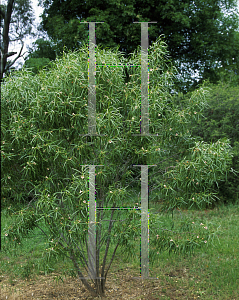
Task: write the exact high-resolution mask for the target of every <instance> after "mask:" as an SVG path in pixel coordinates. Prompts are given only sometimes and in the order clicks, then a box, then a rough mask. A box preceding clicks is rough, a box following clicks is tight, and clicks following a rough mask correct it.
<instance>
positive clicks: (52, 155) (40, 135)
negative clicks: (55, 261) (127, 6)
mask: <svg viewBox="0 0 239 300" xmlns="http://www.w3.org/2000/svg"><path fill="white" fill-rule="evenodd" d="M87 48H88V45H87V44H84V46H83V47H82V48H81V49H80V50H78V51H76V52H72V53H68V54H67V55H63V58H61V59H57V60H56V62H54V63H52V66H51V68H50V70H49V71H48V72H46V71H44V70H41V71H40V72H39V73H38V74H36V75H34V74H33V73H32V72H31V71H30V70H27V69H25V68H23V70H21V71H19V72H18V73H16V74H15V76H14V77H11V76H9V77H8V78H6V81H5V84H4V86H3V88H2V111H1V120H2V128H1V134H2V151H1V155H2V163H1V171H2V174H3V176H2V179H1V187H2V197H3V198H9V197H12V198H13V199H14V200H15V201H16V200H19V201H26V197H27V196H30V197H31V201H30V202H29V203H26V204H27V205H26V206H25V207H24V208H21V210H19V211H17V210H16V211H14V214H15V216H16V217H15V219H14V221H13V222H12V224H10V226H9V227H7V228H5V229H4V235H5V238H6V243H5V244H4V246H5V247H11V246H12V242H15V243H21V242H22V238H23V237H24V236H27V234H28V233H29V232H31V231H32V230H33V229H34V228H36V227H39V228H41V222H44V224H45V226H47V228H48V231H44V230H42V231H43V233H44V234H45V236H46V241H47V243H48V245H49V246H48V247H47V248H46V249H45V251H44V254H46V255H49V258H51V257H52V256H60V255H63V256H65V257H68V258H69V259H71V261H72V263H73V265H74V268H75V270H76V272H77V274H78V275H79V277H81V280H82V282H83V284H84V285H85V286H86V288H87V289H88V290H89V291H91V293H92V295H99V294H103V293H104V288H105V282H106V281H105V279H95V280H93V279H92V283H93V286H90V285H89V283H88V282H87V280H86V279H82V277H83V275H82V274H83V271H84V270H87V268H88V265H87V262H86V254H85V251H84V250H83V246H84V245H86V246H87V238H86V237H87V228H88V205H87V202H88V197H89V193H88V192H89V183H88V174H89V173H88V170H87V168H86V167H83V166H82V165H103V167H96V169H95V172H96V173H95V180H96V205H97V208H115V207H120V206H121V207H122V206H124V207H135V206H137V205H138V203H134V201H132V198H131V184H132V182H134V181H135V180H136V179H138V182H140V180H139V179H140V178H139V177H138V178H137V176H135V177H133V176H132V175H133V174H134V175H138V174H139V176H140V170H139V168H137V167H133V164H134V165H150V164H157V166H158V169H156V168H157V167H154V168H155V169H156V171H155V172H156V173H150V172H149V181H151V182H154V184H155V186H156V187H157V189H158V191H159V194H160V198H162V201H163V203H164V206H165V208H166V209H174V208H176V207H178V208H180V207H182V206H186V207H192V206H194V207H197V208H203V207H208V206H210V205H211V203H212V202H214V201H215V200H216V199H217V198H216V197H215V196H216V191H214V190H213V184H214V183H218V182H220V181H221V180H223V179H224V178H225V177H226V175H227V173H228V172H229V170H230V167H231V161H232V156H233V155H232V153H231V148H230V144H229V140H227V139H222V140H218V141H216V142H215V143H210V144H207V143H203V142H198V141H196V140H195V139H194V138H193V137H192V136H191V134H190V131H189V127H188V123H189V122H190V120H191V119H192V118H193V119H198V118H199V116H200V115H201V114H202V112H203V110H204V108H205V106H207V101H208V97H209V91H208V89H207V88H206V87H204V86H202V87H200V88H199V89H198V90H196V91H195V92H193V93H192V95H191V97H190V99H189V100H188V101H187V105H186V106H185V107H183V108H182V109H180V107H178V106H177V105H176V102H175V101H174V99H173V97H172V95H171V90H172V87H173V78H174V72H175V70H174V68H173V67H172V66H171V67H170V66H169V65H168V63H167V58H168V52H167V49H166V44H165V43H164V42H163V41H162V40H160V39H158V40H157V42H156V43H154V44H153V46H151V47H150V49H149V70H150V71H149V78H150V81H149V82H150V83H151V84H149V120H150V126H149V129H150V133H152V134H158V135H157V136H150V135H149V136H147V135H146V136H134V135H133V134H137V133H140V127H139V125H140V105H141V99H140V95H141V90H140V88H139V86H140V82H141V79H140V66H138V67H134V68H130V67H128V69H131V70H129V74H130V77H129V82H127V83H125V78H124V76H125V74H124V71H123V68H121V67H114V68H113V67H106V65H107V64H110V65H113V64H116V65H119V64H121V63H125V62H129V63H131V64H133V65H134V64H135V65H140V52H135V53H134V55H133V56H132V57H130V59H129V61H126V59H125V58H124V57H123V56H122V55H121V54H120V53H119V52H118V51H116V52H114V51H111V50H110V51H105V50H104V49H103V50H102V49H99V48H96V63H97V65H103V66H102V67H98V72H96V95H97V98H96V123H97V124H96V127H97V133H99V134H105V136H104V135H103V136H81V135H80V134H83V135H84V134H87V132H88V117H87V114H88V109H87V99H88V63H87V62H88V53H87ZM166 160H168V163H169V162H170V163H171V161H172V160H173V162H174V163H173V170H171V169H170V166H169V165H168V168H167V169H166V170H165V172H164V174H163V175H164V179H163V181H162V180H161V179H162V176H161V174H157V173H160V171H161V167H162V166H161V162H163V161H164V162H165V161H166ZM198 171H200V173H199V172H198ZM171 179H173V180H171ZM138 185H139V183H138ZM141 196H142V195H141ZM115 212H116V213H117V211H116V210H112V212H111V213H110V216H109V217H110V220H109V221H110V222H109V226H108V227H106V226H105V225H103V224H102V223H103V222H102V221H103V220H105V218H106V217H107V213H106V212H104V213H103V212H102V210H100V209H97V210H96V222H98V223H97V224H96V228H97V229H96V245H97V262H96V271H97V277H99V275H101V277H105V278H106V277H107V272H108V270H109V268H110V265H111V263H112V260H113V258H114V255H115V252H114V254H113V257H112V260H111V261H110V263H109V266H108V268H106V258H107V253H108V249H109V245H110V243H113V244H114V245H116V247H115V251H116V250H117V248H118V246H119V245H120V246H124V248H125V250H126V252H125V253H127V254H129V255H135V254H134V249H133V248H132V241H133V240H134V239H135V238H137V237H139V236H140V212H139V211H137V210H131V211H129V212H128V216H127V218H126V219H124V220H122V219H121V218H120V216H121V217H122V214H119V215H118V216H115V214H116V213H115ZM113 215H114V218H117V220H118V221H119V222H115V223H114V222H113V221H112V220H113V219H112V218H113ZM149 217H150V221H149V230H150V237H151V240H150V243H151V244H150V245H151V246H152V248H151V251H150V259H151V258H153V257H154V255H156V253H157V252H159V251H163V250H167V251H174V252H176V253H185V252H192V251H193V250H194V249H195V248H197V247H201V246H203V245H205V244H206V243H207V242H208V241H210V239H211V236H212V235H213V232H212V231H211V230H210V228H209V227H208V226H204V227H203V226H202V224H192V223H189V221H188V220H182V224H181V227H180V228H175V232H176V240H173V239H172V237H171V233H172V231H171V230H164V229H163V228H161V225H162V224H161V222H160V218H159V216H158V215H157V214H151V213H149ZM120 222H123V223H122V224H121V223H120ZM199 236H200V239H199V238H198V237H199ZM102 244H105V245H107V246H106V250H105V256H104V259H103V262H102V265H103V267H102V269H101V272H100V262H99V253H100V249H101V247H102Z"/></svg>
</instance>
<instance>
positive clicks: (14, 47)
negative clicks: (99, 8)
mask: <svg viewBox="0 0 239 300" xmlns="http://www.w3.org/2000/svg"><path fill="white" fill-rule="evenodd" d="M1 2H2V3H7V0H2V1H1ZM237 2H238V4H237V5H238V10H239V0H237ZM31 3H32V8H33V11H34V13H35V22H34V23H33V25H34V30H33V31H34V32H35V33H37V30H36V28H37V26H38V25H39V23H40V22H41V18H40V17H39V15H40V14H41V13H42V12H43V8H42V7H40V6H38V0H31ZM44 37H45V38H47V35H45V36H44ZM36 39H37V38H31V39H30V38H29V37H28V38H25V39H24V40H23V41H24V48H23V51H22V53H25V52H26V51H27V48H26V46H27V45H28V46H31V45H32V43H33V42H34V41H35V40H36ZM20 50H21V43H20V42H19V43H17V42H15V43H10V44H9V50H8V51H9V52H11V51H16V52H18V53H19V52H20ZM16 56H17V55H13V56H11V60H13V59H14V58H15V57H16ZM26 56H27V53H26V54H25V55H24V57H26ZM23 63H24V59H23V58H22V57H21V58H19V59H18V60H17V61H16V63H15V64H14V67H16V68H17V69H18V68H19V67H21V65H22V64H23Z"/></svg>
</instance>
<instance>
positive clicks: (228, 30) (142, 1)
mask: <svg viewBox="0 0 239 300" xmlns="http://www.w3.org/2000/svg"><path fill="white" fill-rule="evenodd" d="M39 4H40V5H41V6H43V7H44V12H43V14H42V19H43V20H42V22H41V26H40V27H39V30H44V31H46V32H47V34H48V35H49V37H50V38H51V39H53V40H54V41H56V42H57V43H58V44H59V45H60V48H61V49H63V46H64V45H65V46H66V47H67V48H68V49H71V50H74V49H78V48H79V45H80V42H82V41H86V42H87V41H88V24H79V21H81V22H82V21H85V20H86V21H104V22H105V23H103V24H97V25H96V42H97V44H98V45H100V46H102V47H103V48H105V49H106V48H107V47H109V48H113V47H116V46H117V45H119V46H120V48H119V50H120V51H124V52H125V57H128V55H129V54H130V53H131V52H133V51H134V50H135V49H137V47H138V46H139V45H140V42H141V41H140V38H141V35H140V25H137V24H133V23H132V22H134V21H157V24H150V25H149V41H150V44H152V42H153V41H155V40H156V38H157V37H159V36H160V35H162V34H163V35H164V36H165V42H166V43H167V45H168V49H169V53H170V56H171V58H172V60H173V62H174V63H175V65H176V67H177V68H178V69H179V74H178V79H177V80H178V83H177V86H178V89H179V90H180V91H182V92H185V91H188V90H189V88H190V87H192V89H193V88H195V86H196V85H197V80H196V79H195V78H194V79H193V78H192V73H194V72H198V74H199V75H198V78H199V79H201V80H202V81H203V80H204V79H210V81H212V82H214V83H215V81H217V80H218V78H217V75H216V73H217V67H218V66H220V64H222V65H223V66H224V65H225V64H226V63H227V62H228V61H229V60H231V59H232V58H234V59H235V60H237V66H238V55H237V53H238V51H239V47H238V35H236V34H235V31H236V30H238V11H237V1H235V0H225V1H221V0H220V1H219V0H206V1H201V0H196V1H191V0H186V1H177V0H170V1H168V0H167V1H166V0H165V1H160V2H159V1H151V0H137V1H136V0H133V1H132V0H124V1H120V2H119V1H114V0H112V1H106V0H104V1H98V0H93V1H92V0H91V1H88V0H86V1H70V0H67V1H60V0H54V1H51V2H49V1H44V0H40V1H39Z"/></svg>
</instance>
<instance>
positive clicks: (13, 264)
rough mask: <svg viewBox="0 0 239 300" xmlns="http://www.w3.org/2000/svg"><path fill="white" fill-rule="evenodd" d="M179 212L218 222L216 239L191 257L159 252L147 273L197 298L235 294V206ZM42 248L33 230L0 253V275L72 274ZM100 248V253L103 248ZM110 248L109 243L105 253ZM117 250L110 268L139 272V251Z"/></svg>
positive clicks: (238, 210)
mask: <svg viewBox="0 0 239 300" xmlns="http://www.w3.org/2000/svg"><path fill="white" fill-rule="evenodd" d="M135 202H137V201H135ZM152 207H153V208H154V209H155V211H159V210H160V206H159V204H157V203H154V204H152V205H150V208H152ZM125 214H127V213H125ZM181 214H182V215H187V216H188V217H189V218H190V219H191V220H192V221H195V220H200V221H201V222H202V223H206V221H211V222H212V223H213V224H216V227H219V226H220V233H219V240H217V239H215V240H214V244H213V245H211V244H209V245H208V246H206V247H205V248H203V249H198V250H196V251H195V254H194V255H193V256H191V257H190V256H187V255H184V256H182V255H180V256H176V255H174V254H171V255H169V254H168V253H165V252H163V253H159V255H158V258H157V259H156V260H155V263H154V265H153V266H152V265H151V263H150V276H151V277H159V279H160V280H163V281H164V282H165V284H166V283H167V284H169V285H171V286H172V285H173V287H174V289H184V290H186V291H187V293H189V294H190V293H191V292H192V293H193V294H194V295H198V297H202V298H201V299H239V284H238V283H239V262H238V258H239V205H238V204H235V205H228V206H224V205H220V206H219V207H217V208H214V209H213V210H207V211H196V210H190V211H189V210H188V211H186V210H185V211H183V212H182V213H181ZM181 214H180V212H178V211H175V212H174V221H175V224H176V223H177V221H178V220H179V219H180V218H181ZM161 217H162V220H164V221H165V222H171V218H170V216H167V215H166V214H161ZM12 220H13V218H12V216H10V215H8V214H6V210H4V211H3V212H2V224H1V225H2V227H1V228H2V229H3V228H4V227H5V226H6V225H7V224H9V223H11V222H12ZM105 223H107V224H108V222H105ZM105 226H106V225H105ZM1 236H2V234H1ZM139 243H140V240H138V241H135V248H136V249H139V247H140V244H139ZM44 247H45V241H44V239H43V236H42V234H41V231H40V230H39V229H35V230H34V232H32V233H31V234H30V235H29V237H28V238H26V239H24V243H22V245H19V246H18V247H16V248H15V249H14V248H12V249H11V251H8V252H6V251H2V252H1V253H0V275H1V276H8V277H9V280H10V281H13V280H14V278H22V279H24V278H30V277H34V276H37V275H39V274H48V273H51V272H54V273H58V272H59V273H60V274H62V275H71V276H75V273H74V270H73V266H72V264H71V262H70V261H69V260H58V261H52V262H51V263H48V262H47V261H46V260H44V259H43V258H42V255H41V252H42V249H44ZM102 250H104V247H103V249H102ZM101 253H102V254H101V257H102V256H103V252H101ZM112 253H113V247H111V248H110V254H112ZM122 253H124V252H123V249H120V248H119V249H118V251H117V255H116V258H115V260H114V261H113V265H112V268H115V267H117V268H123V269H125V268H126V267H129V268H130V269H131V270H134V274H136V276H139V275H140V273H139V272H140V258H139V251H138V257H136V258H135V259H133V260H131V259H130V260H127V259H125V258H124V256H123V255H122ZM110 257H111V256H110ZM62 270H64V271H62ZM137 274H138V275H137ZM170 274H171V275H170ZM180 274H181V275H180ZM164 289H166V288H163V289H162V292H163V290H164ZM164 299H167V297H166V296H165V297H164ZM168 299H170V298H168Z"/></svg>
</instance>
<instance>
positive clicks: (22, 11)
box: [0, 0, 35, 82]
mask: <svg viewBox="0 0 239 300" xmlns="http://www.w3.org/2000/svg"><path fill="white" fill-rule="evenodd" d="M0 15H1V44H0V48H1V49H0V50H1V52H0V54H1V55H0V59H1V69H0V81H1V82H2V80H3V76H4V74H8V73H9V72H10V70H11V69H14V67H13V65H14V63H15V62H16V61H17V60H18V59H19V58H20V57H22V56H23V55H24V54H25V53H23V54H22V50H23V47H24V42H23V38H24V37H26V35H32V36H35V34H34V33H33V32H32V23H33V20H34V14H33V12H32V7H31V3H30V1H29V0H8V1H7V4H1V5H0ZM16 41H20V42H21V44H22V46H21V50H20V52H19V53H18V55H17V57H16V58H14V60H12V61H11V60H9V57H11V56H13V55H15V54H17V52H16V51H13V52H8V48H9V44H10V43H11V42H16ZM11 67H12V68H11Z"/></svg>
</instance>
